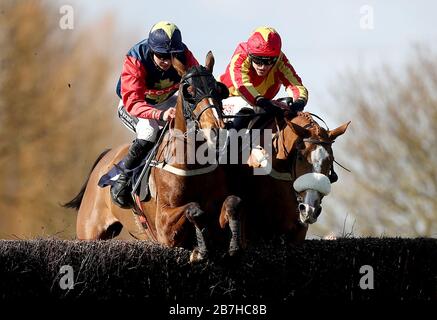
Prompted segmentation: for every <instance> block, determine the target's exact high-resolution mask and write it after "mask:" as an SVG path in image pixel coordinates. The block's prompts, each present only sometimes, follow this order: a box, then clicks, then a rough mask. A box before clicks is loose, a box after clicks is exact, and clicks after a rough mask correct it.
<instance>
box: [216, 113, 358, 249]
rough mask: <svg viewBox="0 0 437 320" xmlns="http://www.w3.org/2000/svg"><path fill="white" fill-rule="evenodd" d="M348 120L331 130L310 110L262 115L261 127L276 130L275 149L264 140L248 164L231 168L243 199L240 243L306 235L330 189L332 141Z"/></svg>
mask: <svg viewBox="0 0 437 320" xmlns="http://www.w3.org/2000/svg"><path fill="white" fill-rule="evenodd" d="M259 122H260V121H258V122H257V123H259ZM349 123H350V122H348V123H345V124H343V125H342V126H340V127H338V128H336V129H334V130H326V129H324V128H322V127H321V126H320V125H319V124H318V123H317V122H316V121H315V120H314V119H313V117H312V116H311V114H310V113H307V112H299V113H298V114H297V116H289V115H286V117H285V118H284V119H269V120H267V121H262V125H261V129H263V130H262V131H261V132H271V133H272V154H266V151H265V149H264V148H263V147H262V146H260V147H259V148H258V149H256V148H254V149H252V152H251V153H250V156H249V159H248V162H247V163H248V164H249V168H248V167H247V166H239V167H238V168H235V167H234V168H232V169H231V170H232V173H230V174H231V175H232V176H233V177H235V179H234V180H233V182H232V183H231V185H232V186H233V187H234V188H235V189H233V190H232V193H233V194H236V195H238V196H240V197H241V199H243V201H244V214H242V221H241V223H242V228H241V229H240V230H242V231H241V235H239V236H241V237H242V238H243V239H242V240H240V244H243V245H245V243H246V242H253V241H256V240H258V239H271V238H273V236H276V235H285V236H286V237H287V239H288V240H289V241H290V242H300V241H303V240H304V239H305V237H306V233H307V230H308V225H309V224H311V223H314V222H316V220H317V217H318V216H319V215H320V213H321V210H322V209H321V202H322V198H323V197H324V196H325V195H327V194H328V193H329V192H330V187H331V186H330V184H331V180H333V179H332V177H331V176H330V172H331V168H332V166H333V161H334V154H333V150H332V143H333V142H334V141H335V139H336V138H337V137H339V136H340V135H342V134H343V133H344V132H345V131H346V129H347V127H348V125H349ZM255 128H256V124H255ZM264 129H267V130H271V131H264ZM260 141H263V139H261V140H260ZM265 160H268V161H265ZM266 163H267V164H268V165H267V167H266V168H265V174H264V175H259V174H258V175H254V174H253V173H252V171H253V170H252V168H254V167H255V168H260V167H263V166H266ZM270 169H271V171H270ZM223 222H224V221H223ZM238 249H239V248H238Z"/></svg>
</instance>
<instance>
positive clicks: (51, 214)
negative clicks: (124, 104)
mask: <svg viewBox="0 0 437 320" xmlns="http://www.w3.org/2000/svg"><path fill="white" fill-rule="evenodd" d="M1 12H2V17H1V19H0V47H1V48H2V50H0V67H1V74H0V136H1V139H0V177H2V178H1V180H0V199H1V201H0V237H11V235H12V234H16V235H18V236H19V237H28V236H35V235H47V234H51V235H53V234H57V233H58V232H61V235H62V236H65V237H71V236H74V226H75V218H76V216H75V214H74V213H72V212H69V211H67V210H64V209H61V208H60V207H59V203H61V202H63V201H65V200H68V198H70V197H71V196H72V195H74V194H75V193H76V192H77V191H78V188H79V187H80V185H81V184H82V183H83V180H84V178H85V176H86V174H87V172H88V171H89V169H90V166H91V164H92V163H93V161H94V160H95V158H96V157H97V155H98V154H99V153H100V152H101V151H102V150H103V149H104V148H106V147H111V146H114V145H115V144H117V143H121V142H122V141H125V140H126V136H125V135H124V131H123V129H122V127H121V126H119V125H118V123H116V122H115V121H114V120H115V118H116V116H115V114H116V96H115V93H114V89H113V88H114V87H115V82H116V80H117V79H116V74H115V72H114V66H116V65H117V64H116V63H114V61H112V60H111V59H110V57H111V56H110V55H108V54H107V51H106V49H107V48H108V45H110V44H111V43H112V38H111V37H112V34H113V33H112V32H111V29H112V22H111V19H110V17H106V18H104V19H103V20H102V21H99V22H97V23H93V24H92V25H90V26H89V28H88V30H87V31H86V32H79V31H76V30H62V29H61V28H60V27H59V25H58V22H59V18H60V16H59V8H57V7H54V6H52V5H50V4H49V3H48V2H42V1H23V2H21V1H18V2H15V1H9V0H5V1H2V2H1ZM108 88H111V91H108Z"/></svg>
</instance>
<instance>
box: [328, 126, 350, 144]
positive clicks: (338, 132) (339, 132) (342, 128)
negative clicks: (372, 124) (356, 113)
mask: <svg viewBox="0 0 437 320" xmlns="http://www.w3.org/2000/svg"><path fill="white" fill-rule="evenodd" d="M350 123H351V122H350V121H349V122H347V123H345V124H343V125H341V126H339V127H338V128H335V129H333V130H329V132H328V136H329V139H331V140H332V141H334V140H335V139H336V138H337V137H339V136H341V135H342V134H343V133H345V132H346V129H347V127H348V126H349V124H350Z"/></svg>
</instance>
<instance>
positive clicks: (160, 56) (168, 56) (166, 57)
mask: <svg viewBox="0 0 437 320" xmlns="http://www.w3.org/2000/svg"><path fill="white" fill-rule="evenodd" d="M153 54H154V55H155V56H156V57H157V58H158V59H159V60H170V59H171V53H159V52H153Z"/></svg>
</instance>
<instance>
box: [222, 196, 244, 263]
mask: <svg viewBox="0 0 437 320" xmlns="http://www.w3.org/2000/svg"><path fill="white" fill-rule="evenodd" d="M241 216H242V208H241V198H239V197H237V196H229V197H227V198H226V200H225V201H224V202H223V206H222V210H221V213H220V226H221V227H222V228H224V227H225V226H226V224H229V229H230V230H231V241H230V243H229V255H230V256H235V255H237V254H238V253H239V252H240V251H241V246H242V242H241V236H242V230H241V220H242V219H241V218H242V217H241Z"/></svg>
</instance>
